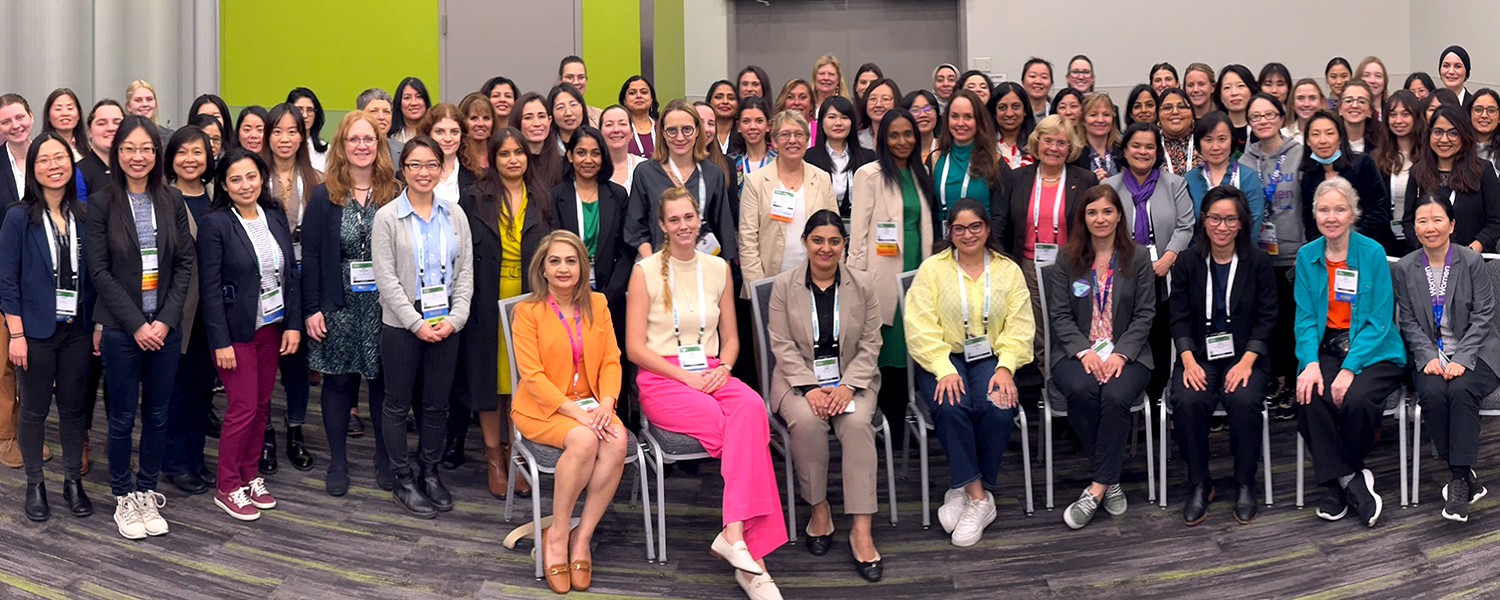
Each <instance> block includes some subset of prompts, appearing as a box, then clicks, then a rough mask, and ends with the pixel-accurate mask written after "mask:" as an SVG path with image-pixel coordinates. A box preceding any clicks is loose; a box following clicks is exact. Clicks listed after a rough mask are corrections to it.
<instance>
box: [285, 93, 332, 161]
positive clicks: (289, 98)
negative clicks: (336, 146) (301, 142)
mask: <svg viewBox="0 0 1500 600" xmlns="http://www.w3.org/2000/svg"><path fill="white" fill-rule="evenodd" d="M286 102H287V104H290V105H292V107H293V108H296V109H297V114H298V115H299V116H301V117H302V125H303V128H304V129H306V130H307V146H308V157H309V158H310V159H311V160H312V166H313V168H314V169H317V170H319V171H322V170H323V165H324V164H325V163H327V162H328V142H325V141H323V118H324V117H323V103H321V102H318V95H317V94H314V93H313V91H312V90H310V89H307V88H305V87H299V88H293V89H292V91H291V93H289V94H287V95H286Z"/></svg>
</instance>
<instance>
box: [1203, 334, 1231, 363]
mask: <svg viewBox="0 0 1500 600" xmlns="http://www.w3.org/2000/svg"><path fill="white" fill-rule="evenodd" d="M1231 356H1234V334H1232V333H1220V334H1216V335H1210V336H1208V359H1209V360H1219V359H1221V358H1229V357H1231Z"/></svg>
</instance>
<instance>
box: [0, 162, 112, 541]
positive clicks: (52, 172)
mask: <svg viewBox="0 0 1500 600" xmlns="http://www.w3.org/2000/svg"><path fill="white" fill-rule="evenodd" d="M73 168H74V167H73V155H72V154H71V153H70V152H69V151H68V144H67V142H66V141H64V140H63V138H62V137H61V136H59V135H57V134H56V133H52V132H47V133H43V134H42V135H41V136H39V137H38V138H37V139H36V141H35V142H33V143H32V144H31V150H30V151H29V152H27V155H26V179H25V191H24V192H23V194H22V196H21V202H20V203H19V204H14V205H11V207H10V208H9V209H8V210H6V212H5V223H4V225H3V226H0V248H5V249H6V250H7V251H6V252H4V253H0V311H3V312H4V313H5V320H6V326H7V328H9V330H10V347H9V354H10V360H11V362H13V363H15V365H16V367H18V368H17V369H16V383H17V384H18V386H17V387H18V388H19V391H20V402H21V415H20V419H19V424H18V427H17V432H16V433H17V437H18V438H19V442H20V445H21V460H22V462H23V464H24V465H25V468H26V517H27V518H29V519H31V520H32V521H45V520H47V517H48V516H49V515H50V514H51V511H50V510H49V508H48V506H47V488H46V487H45V486H44V484H43V482H42V437H43V432H44V431H45V427H46V422H47V413H48V412H49V411H50V410H51V408H52V398H53V396H54V394H55V395H56V398H57V413H58V430H59V431H60V433H61V437H62V446H63V468H64V471H65V476H64V478H63V499H64V501H65V502H67V504H68V511H69V512H71V513H73V516H75V517H87V516H89V515H91V514H93V513H94V506H93V504H92V503H91V502H89V498H88V496H86V495H84V493H83V485H82V483H81V481H82V476H81V475H80V472H79V470H80V468H81V465H82V462H83V439H84V436H85V435H87V433H86V432H85V431H84V412H85V408H86V406H87V404H86V403H85V402H84V392H85V390H87V389H88V379H89V376H88V373H89V368H88V365H89V363H90V359H91V356H90V354H91V353H92V351H93V346H92V344H91V340H92V335H93V333H94V321H93V318H92V317H93V310H92V309H93V304H94V288H93V285H91V283H92V282H91V280H90V279H89V273H88V266H87V264H86V262H85V260H86V259H85V257H84V253H83V236H82V235H79V233H80V231H79V230H80V228H81V227H82V226H83V203H82V202H79V201H78V195H77V192H76V191H75V189H74V188H75V186H76V185H77V183H78V178H77V176H76V175H75V172H74V170H73Z"/></svg>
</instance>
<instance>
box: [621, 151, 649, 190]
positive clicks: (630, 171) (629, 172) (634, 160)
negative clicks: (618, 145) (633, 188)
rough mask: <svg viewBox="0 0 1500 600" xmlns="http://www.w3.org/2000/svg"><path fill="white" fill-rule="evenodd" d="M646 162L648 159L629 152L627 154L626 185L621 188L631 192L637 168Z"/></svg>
mask: <svg viewBox="0 0 1500 600" xmlns="http://www.w3.org/2000/svg"><path fill="white" fill-rule="evenodd" d="M644 160H646V159H644V158H641V157H639V156H636V155H634V154H630V153H628V152H627V153H625V183H624V184H622V185H621V186H620V187H623V188H625V191H627V192H629V191H630V184H631V182H633V181H635V166H636V165H639V164H641V161H644Z"/></svg>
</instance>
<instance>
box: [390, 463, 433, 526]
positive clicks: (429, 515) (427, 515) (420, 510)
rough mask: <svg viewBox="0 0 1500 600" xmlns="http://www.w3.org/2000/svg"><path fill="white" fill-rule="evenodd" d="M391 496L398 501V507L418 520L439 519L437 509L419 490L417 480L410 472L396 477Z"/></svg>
mask: <svg viewBox="0 0 1500 600" xmlns="http://www.w3.org/2000/svg"><path fill="white" fill-rule="evenodd" d="M391 495H392V496H393V497H394V498H395V499H396V505H397V506H400V507H401V508H403V509H405V510H406V512H407V514H410V515H411V516H413V517H416V518H418V519H435V518H437V508H436V507H434V506H433V505H432V502H431V501H430V500H428V499H427V497H426V496H423V495H422V492H421V491H420V490H418V489H417V478H416V477H414V476H412V474H411V472H410V471H408V472H407V473H406V474H405V475H397V476H396V482H395V487H394V488H392V489H391Z"/></svg>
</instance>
